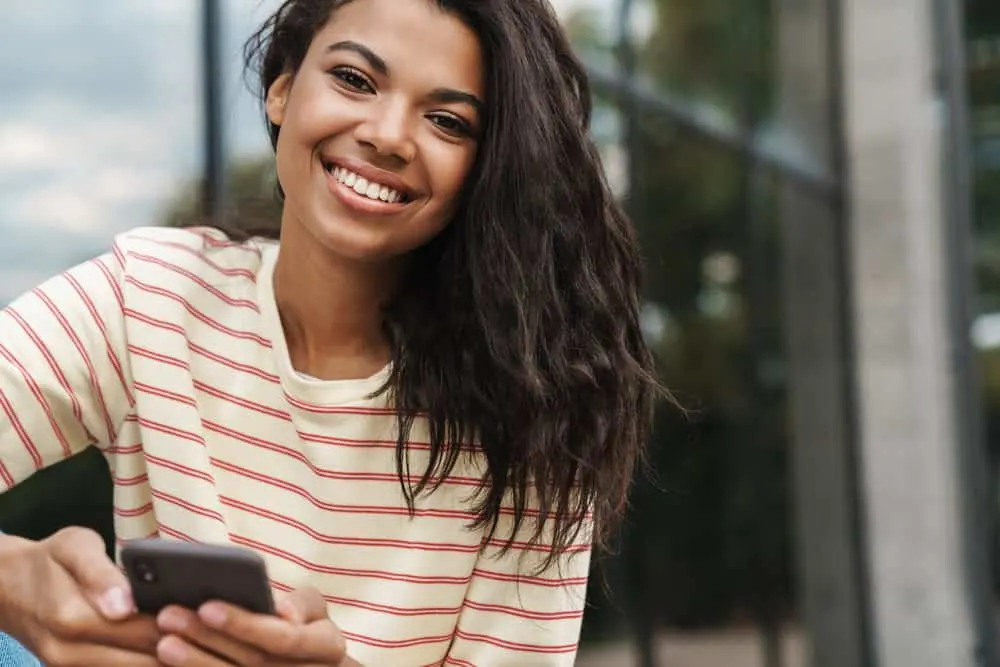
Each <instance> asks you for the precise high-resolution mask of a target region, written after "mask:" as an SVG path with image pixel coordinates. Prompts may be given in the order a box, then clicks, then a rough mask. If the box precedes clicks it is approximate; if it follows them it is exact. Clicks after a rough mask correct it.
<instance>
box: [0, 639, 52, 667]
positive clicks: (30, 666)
mask: <svg viewBox="0 0 1000 667" xmlns="http://www.w3.org/2000/svg"><path fill="white" fill-rule="evenodd" d="M41 665H42V663H40V662H39V661H38V658H36V657H35V656H33V655H31V654H30V653H28V649H26V648H24V647H23V646H21V645H20V644H18V643H17V641H15V640H14V638H12V637H9V636H8V635H5V634H3V633H2V632H0V667H41Z"/></svg>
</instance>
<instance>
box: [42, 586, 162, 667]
mask: <svg viewBox="0 0 1000 667" xmlns="http://www.w3.org/2000/svg"><path fill="white" fill-rule="evenodd" d="M52 575H53V576H52V577H51V578H49V580H48V586H47V587H46V588H47V592H46V594H45V595H43V596H40V600H39V605H38V607H37V614H38V615H39V618H42V619H45V626H46V628H45V629H46V631H47V632H48V633H49V634H51V635H53V636H54V637H56V638H58V639H59V640H61V641H63V642H64V643H86V644H91V643H92V644H103V645H106V646H112V647H118V648H124V649H127V650H132V651H140V652H145V653H149V654H152V653H153V650H154V649H155V647H156V642H157V641H158V640H159V638H160V632H159V630H158V629H157V627H156V622H155V620H154V619H152V618H150V617H148V616H133V617H131V618H128V619H125V620H124V621H109V620H107V619H105V618H104V617H102V616H101V614H100V612H99V611H98V610H97V609H95V608H94V606H93V605H92V604H91V602H90V601H89V600H88V599H87V598H86V597H84V596H83V593H82V591H81V589H80V585H79V583H78V582H77V581H76V580H75V579H73V578H72V576H71V575H70V574H69V573H68V572H67V571H66V570H64V569H63V568H61V567H53V572H52Z"/></svg>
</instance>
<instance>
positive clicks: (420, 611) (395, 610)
mask: <svg viewBox="0 0 1000 667" xmlns="http://www.w3.org/2000/svg"><path fill="white" fill-rule="evenodd" d="M271 585H272V586H273V587H274V588H276V589H278V590H281V591H284V592H286V593H289V592H291V591H292V590H293V589H292V587H291V586H289V585H287V584H282V583H280V582H278V581H275V580H273V579H272V580H271ZM323 599H324V600H326V601H327V602H329V603H331V604H337V605H341V606H344V607H353V608H358V609H366V610H368V611H375V612H379V613H384V614H390V615H392V616H456V615H458V614H459V612H461V607H423V608H408V607H393V606H390V605H382V604H375V603H374V602H367V601H365V600H354V599H351V598H341V597H337V596H335V595H326V594H324V595H323Z"/></svg>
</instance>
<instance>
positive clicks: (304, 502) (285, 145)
mask: <svg viewBox="0 0 1000 667" xmlns="http://www.w3.org/2000/svg"><path fill="white" fill-rule="evenodd" d="M246 53H247V63H248V66H249V67H251V68H253V70H254V71H255V72H257V73H258V74H259V84H260V99H261V103H262V106H263V110H264V112H265V114H266V119H267V124H268V128H269V136H270V138H271V142H272V145H273V147H274V150H275V159H276V167H277V175H278V181H279V192H280V194H281V197H282V201H283V209H282V214H281V220H280V227H279V228H280V232H277V233H272V234H270V235H268V234H247V233H240V232H237V231H235V230H230V231H228V232H227V231H226V230H220V229H211V228H196V229H187V230H176V229H172V230H168V229H142V230H138V231H135V232H131V233H128V234H126V235H123V236H121V237H120V238H119V239H118V240H117V241H116V243H115V245H114V248H113V249H112V251H111V252H110V253H108V254H107V255H105V256H103V257H100V258H98V259H96V260H94V261H92V262H88V263H86V264H83V265H82V266H80V267H77V268H76V269H73V270H71V271H69V272H67V273H66V274H64V275H62V276H59V277H57V278H54V279H53V280H51V281H49V282H47V283H46V284H44V285H42V286H41V287H40V288H39V289H37V290H35V291H33V292H32V293H31V294H29V295H26V296H24V297H22V298H21V299H19V300H18V301H16V302H15V303H14V304H13V305H12V306H11V307H10V308H8V309H7V310H5V311H3V312H2V313H0V396H2V397H5V398H6V399H7V401H6V402H5V403H4V404H3V406H2V407H4V409H5V410H6V412H7V414H8V416H9V417H10V419H8V420H7V421H6V422H0V488H8V487H11V486H13V485H15V484H17V483H19V482H20V481H21V480H23V479H25V478H27V477H28V476H30V475H31V474H32V473H33V472H34V471H36V470H38V469H40V468H42V467H44V466H47V465H50V464H51V463H54V462H56V461H58V460H60V459H62V458H65V457H66V456H69V455H71V454H73V453H74V452H77V451H80V450H81V449H84V448H86V447H88V446H91V445H94V446H97V447H98V448H100V449H101V451H102V452H103V453H104V455H105V456H106V458H107V459H108V462H109V464H110V466H111V469H112V472H113V477H114V482H115V529H116V533H117V535H118V537H119V539H121V540H130V539H135V538H142V537H149V536H151V535H152V536H160V537H163V538H169V539H179V540H187V541H200V542H225V543H229V544H234V545H238V546H243V547H247V548H250V549H253V550H255V551H257V552H258V553H260V554H261V555H262V556H264V558H265V559H266V560H267V563H268V569H269V574H270V576H271V580H272V585H273V587H274V588H275V589H276V590H277V591H279V592H286V593H288V596H287V597H285V598H281V600H282V602H280V603H279V617H278V618H266V617H257V616H254V615H252V614H248V613H246V612H243V611H241V610H238V609H234V608H231V607H226V606H224V605H222V606H220V605H217V604H209V605H206V606H205V607H203V608H202V609H199V610H186V609H181V608H168V609H166V610H164V611H163V612H162V613H161V614H160V615H159V616H158V617H157V618H156V619H148V618H143V617H142V616H133V614H132V611H131V608H132V604H131V600H130V593H129V591H128V588H127V586H125V585H124V584H123V582H122V580H121V575H120V573H119V572H118V571H117V570H116V569H115V568H114V566H113V565H112V564H111V563H110V562H109V561H108V560H107V559H106V558H104V557H103V546H102V545H101V542H100V540H99V539H98V538H97V537H96V536H95V535H93V534H91V533H88V532H86V531H82V530H78V531H69V532H66V533H60V534H58V535H56V536H54V537H53V538H51V539H49V540H46V541H43V542H40V543H30V542H24V541H19V540H16V539H15V538H4V539H2V540H0V591H2V594H0V630H4V631H7V632H10V633H11V634H13V635H14V636H15V637H17V638H19V639H21V640H23V641H24V642H25V643H26V644H27V645H28V646H29V647H30V648H32V649H34V650H36V651H38V652H40V653H41V654H42V658H43V660H44V659H46V658H52V657H53V656H55V657H56V658H58V660H55V661H57V662H58V661H65V660H66V659H67V656H68V659H69V661H70V662H73V661H75V662H79V663H86V664H104V665H117V664H123V665H124V664H128V665H146V664H149V665H153V664H157V662H156V661H157V660H159V661H160V663H165V664H169V665H191V666H194V667H197V666H199V665H205V666H217V665H242V664H255V665H259V664H265V665H278V664H280V665H290V664H303V665H306V664H308V665H315V664H323V665H344V666H349V665H356V664H358V663H361V664H367V665H386V664H391V665H401V666H406V665H428V664H435V665H437V664H451V665H476V666H477V667H490V666H492V665H570V664H572V662H573V658H574V655H575V653H576V647H577V641H578V637H579V631H580V623H581V618H582V614H583V606H584V599H585V589H586V583H587V576H588V570H589V562H590V554H591V549H592V547H593V546H595V545H596V547H597V548H603V547H604V546H605V545H606V540H607V537H608V535H609V534H610V532H611V531H612V530H613V529H614V526H615V522H616V520H617V519H618V517H619V516H620V514H621V512H622V511H623V508H624V506H625V502H626V496H627V491H628V487H629V484H630V480H631V477H632V474H633V471H634V469H635V467H636V465H637V464H638V463H639V461H640V460H641V459H642V453H643V444H644V441H645V438H646V435H647V432H648V429H649V426H650V421H651V413H652V409H653V403H654V397H655V395H656V394H657V392H658V385H657V383H656V381H655V379H654V378H653V374H652V360H651V355H650V353H649V351H648V349H647V348H646V346H645V344H644V342H643V339H642V336H641V333H640V330H639V324H638V319H639V318H638V301H639V299H638V274H639V261H638V254H637V251H636V247H635V242H634V239H633V230H632V227H631V225H630V223H629V222H628V221H627V220H626V219H625V217H624V216H623V215H622V213H621V211H620V210H619V209H618V207H617V206H616V204H615V202H614V200H613V198H612V196H611V194H610V192H609V189H608V187H607V185H606V183H605V179H604V176H603V173H602V171H601V168H600V164H599V161H598V158H597V153H596V151H595V149H594V147H593V145H592V143H591V141H590V139H589V137H588V134H587V124H588V122H589V112H590V107H589V90H588V85H587V80H586V77H585V76H584V74H583V71H582V68H581V67H580V65H579V63H578V62H577V61H576V59H575V58H574V57H573V55H572V53H571V50H570V48H569V46H568V44H567V41H566V39H565V36H564V35H563V33H562V31H561V29H560V27H559V25H558V23H557V21H556V19H555V16H554V15H553V13H552V11H551V8H550V7H549V6H548V5H547V4H546V2H545V1H544V0H483V1H481V2H476V3H468V2H458V1H456V2H450V1H446V0H441V1H431V0H339V1H337V0H287V1H286V2H284V3H283V4H282V5H281V6H280V7H279V8H278V10H277V11H276V12H275V13H274V14H273V15H272V16H271V17H270V18H269V19H268V20H267V21H266V23H265V24H264V25H263V26H262V27H261V29H260V31H259V32H257V33H256V34H255V35H254V36H253V37H252V38H251V39H250V40H249V42H248V43H247V50H246ZM272 237H273V238H272ZM40 590H47V591H51V593H50V594H48V595H46V596H41V597H39V596H37V595H36V593H35V592H36V591H40ZM154 656H155V658H154Z"/></svg>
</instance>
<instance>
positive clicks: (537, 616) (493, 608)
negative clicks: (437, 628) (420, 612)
mask: <svg viewBox="0 0 1000 667" xmlns="http://www.w3.org/2000/svg"><path fill="white" fill-rule="evenodd" d="M581 602H582V600H581ZM463 606H464V607H465V608H466V609H472V610H474V611H480V612H483V613H487V614H503V615H504V616H516V617H518V618H527V619H531V620H535V621H568V620H573V619H577V618H583V610H582V609H573V610H569V611H531V610H529V609H520V608H518V607H510V606H507V605H500V604H480V603H478V602H473V601H472V600H466V601H465V603H464V605H463Z"/></svg>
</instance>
